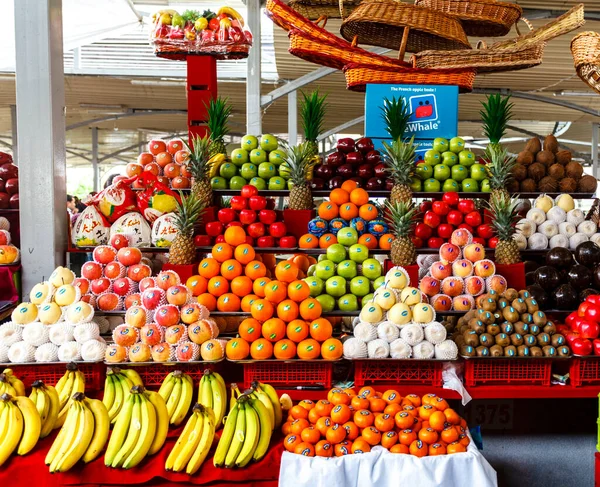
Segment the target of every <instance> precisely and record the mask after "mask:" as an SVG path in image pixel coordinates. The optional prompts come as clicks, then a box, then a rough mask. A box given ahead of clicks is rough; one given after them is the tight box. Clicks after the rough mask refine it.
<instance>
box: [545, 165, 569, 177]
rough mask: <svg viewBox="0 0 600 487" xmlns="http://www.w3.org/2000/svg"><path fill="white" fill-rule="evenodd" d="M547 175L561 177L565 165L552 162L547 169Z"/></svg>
mask: <svg viewBox="0 0 600 487" xmlns="http://www.w3.org/2000/svg"><path fill="white" fill-rule="evenodd" d="M548 176H551V177H553V178H554V179H562V178H564V177H565V167H564V166H562V165H561V164H557V163H555V164H552V165H551V166H550V168H549V169H548Z"/></svg>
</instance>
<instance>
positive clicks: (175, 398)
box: [159, 377, 183, 424]
mask: <svg viewBox="0 0 600 487" xmlns="http://www.w3.org/2000/svg"><path fill="white" fill-rule="evenodd" d="M182 388H183V379H182V378H181V377H175V387H173V392H171V394H170V395H169V397H168V398H166V399H165V400H166V401H167V412H168V413H169V423H170V424H173V415H174V414H175V408H176V407H177V404H179V400H180V398H181V394H182ZM159 394H160V392H159Z"/></svg>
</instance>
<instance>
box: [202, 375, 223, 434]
mask: <svg viewBox="0 0 600 487" xmlns="http://www.w3.org/2000/svg"><path fill="white" fill-rule="evenodd" d="M198 403H199V404H202V405H203V406H204V407H207V408H210V409H212V410H213V412H214V414H215V425H216V428H217V429H219V428H220V427H221V425H222V424H223V418H224V417H225V413H226V412H227V387H226V386H225V381H224V380H223V377H221V374H219V373H217V372H213V371H212V370H209V369H206V370H205V371H204V375H203V376H202V379H200V385H199V386H198Z"/></svg>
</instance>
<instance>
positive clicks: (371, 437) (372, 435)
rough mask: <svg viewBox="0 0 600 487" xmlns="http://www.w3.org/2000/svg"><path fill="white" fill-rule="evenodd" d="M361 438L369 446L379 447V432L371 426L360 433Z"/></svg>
mask: <svg viewBox="0 0 600 487" xmlns="http://www.w3.org/2000/svg"><path fill="white" fill-rule="evenodd" d="M362 437H363V438H364V439H365V441H366V442H367V443H368V444H369V445H371V446H375V445H379V442H380V441H381V431H379V430H378V429H377V428H375V427H373V426H369V427H368V428H365V429H364V430H363V431H362Z"/></svg>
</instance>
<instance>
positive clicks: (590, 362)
mask: <svg viewBox="0 0 600 487" xmlns="http://www.w3.org/2000/svg"><path fill="white" fill-rule="evenodd" d="M569 377H570V378H571V385H573V386H575V387H579V386H587V385H595V384H600V357H585V358H583V357H573V359H572V360H571V368H570V370H569Z"/></svg>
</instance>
